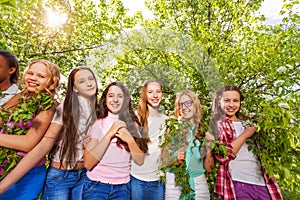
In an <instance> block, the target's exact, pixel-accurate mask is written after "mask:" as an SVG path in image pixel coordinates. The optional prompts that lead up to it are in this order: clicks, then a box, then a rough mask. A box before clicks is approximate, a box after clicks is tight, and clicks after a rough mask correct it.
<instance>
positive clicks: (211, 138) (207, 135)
mask: <svg viewBox="0 0 300 200" xmlns="http://www.w3.org/2000/svg"><path fill="white" fill-rule="evenodd" d="M205 138H206V139H207V141H214V140H215V137H214V136H213V135H212V134H211V133H210V132H206V133H205Z"/></svg>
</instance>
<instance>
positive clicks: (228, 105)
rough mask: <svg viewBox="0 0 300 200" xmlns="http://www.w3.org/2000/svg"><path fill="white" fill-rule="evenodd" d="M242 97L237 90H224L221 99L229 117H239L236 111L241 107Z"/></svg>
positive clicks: (222, 106) (223, 108)
mask: <svg viewBox="0 0 300 200" xmlns="http://www.w3.org/2000/svg"><path fill="white" fill-rule="evenodd" d="M240 98H241V97H240V94H239V93H238V92H237V91H225V92H223V95H222V98H221V100H220V105H221V108H222V110H223V111H224V112H225V114H226V116H227V117H228V118H229V119H233V120H235V119H237V117H236V113H237V112H238V111H239V109H240V107H241V101H240Z"/></svg>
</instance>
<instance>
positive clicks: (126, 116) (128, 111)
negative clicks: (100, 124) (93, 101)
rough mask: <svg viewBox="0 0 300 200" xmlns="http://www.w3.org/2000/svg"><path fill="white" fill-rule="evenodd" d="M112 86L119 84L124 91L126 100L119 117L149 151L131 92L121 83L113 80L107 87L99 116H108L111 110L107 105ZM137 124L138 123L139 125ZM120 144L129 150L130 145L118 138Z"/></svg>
mask: <svg viewBox="0 0 300 200" xmlns="http://www.w3.org/2000/svg"><path fill="white" fill-rule="evenodd" d="M111 86H117V87H118V88H120V89H121V90H122V92H123V93H124V102H123V105H122V108H121V110H120V112H119V113H120V114H119V119H120V120H122V121H124V122H125V123H126V126H127V129H128V130H130V131H129V132H130V133H131V135H132V136H133V138H134V139H135V141H136V143H137V145H138V146H139V148H140V149H141V150H142V151H143V152H145V153H146V152H148V145H147V136H146V135H145V133H144V130H143V128H141V124H140V121H139V119H138V117H137V116H136V114H135V113H134V110H133V108H132V103H131V98H130V95H129V92H128V90H127V89H126V88H125V87H124V86H123V85H122V84H121V83H119V82H112V83H111V84H109V85H108V86H107V87H106V88H105V90H104V91H103V93H102V96H101V99H100V103H99V110H98V112H97V118H98V119H103V118H106V117H107V116H108V111H109V110H108V108H107V105H106V97H107V93H108V90H109V88H110V87H111ZM136 125H138V127H137V126H136ZM120 144H122V145H123V146H124V147H125V148H126V149H127V150H128V145H127V144H126V143H125V142H123V141H122V140H120V139H119V138H118V145H120Z"/></svg>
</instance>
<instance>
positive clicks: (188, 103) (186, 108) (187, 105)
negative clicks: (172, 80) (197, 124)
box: [179, 95, 194, 120]
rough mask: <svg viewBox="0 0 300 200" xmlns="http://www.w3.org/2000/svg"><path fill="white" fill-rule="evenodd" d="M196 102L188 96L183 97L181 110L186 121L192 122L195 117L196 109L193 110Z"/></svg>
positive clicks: (180, 101)
mask: <svg viewBox="0 0 300 200" xmlns="http://www.w3.org/2000/svg"><path fill="white" fill-rule="evenodd" d="M193 105H194V102H193V100H192V99H191V98H190V97H189V96H187V95H182V96H181V98H180V100H179V109H180V115H181V117H182V118H183V119H185V120H190V119H192V118H193V116H194V109H193Z"/></svg>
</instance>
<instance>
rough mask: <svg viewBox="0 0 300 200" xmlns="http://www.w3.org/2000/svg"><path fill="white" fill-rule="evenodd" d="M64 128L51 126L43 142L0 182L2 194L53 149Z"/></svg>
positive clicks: (55, 125) (57, 125)
mask: <svg viewBox="0 0 300 200" xmlns="http://www.w3.org/2000/svg"><path fill="white" fill-rule="evenodd" d="M61 128H62V126H61V125H59V124H53V123H52V124H51V125H50V126H49V129H48V130H47V132H46V133H45V135H44V137H43V138H42V140H41V141H40V142H39V143H38V144H37V145H36V146H35V147H34V148H33V149H32V150H31V151H29V152H28V153H27V154H26V155H25V156H24V157H23V158H22V160H21V161H20V162H19V163H18V165H17V166H16V167H15V168H14V169H13V170H12V171H11V172H10V173H9V174H8V175H7V176H6V177H5V178H4V179H3V180H2V181H1V182H0V194H2V193H3V192H5V191H6V190H7V189H8V188H9V187H10V186H11V185H13V184H14V183H16V182H17V181H18V180H19V179H20V178H22V176H24V175H25V174H26V173H27V172H28V171H29V170H30V169H32V168H33V167H34V166H35V165H36V164H37V163H38V162H39V161H40V160H41V159H42V158H43V157H44V156H45V155H46V154H47V153H48V152H49V151H50V150H51V148H52V147H53V145H54V143H55V141H56V138H57V136H58V135H59V133H60V130H61Z"/></svg>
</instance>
